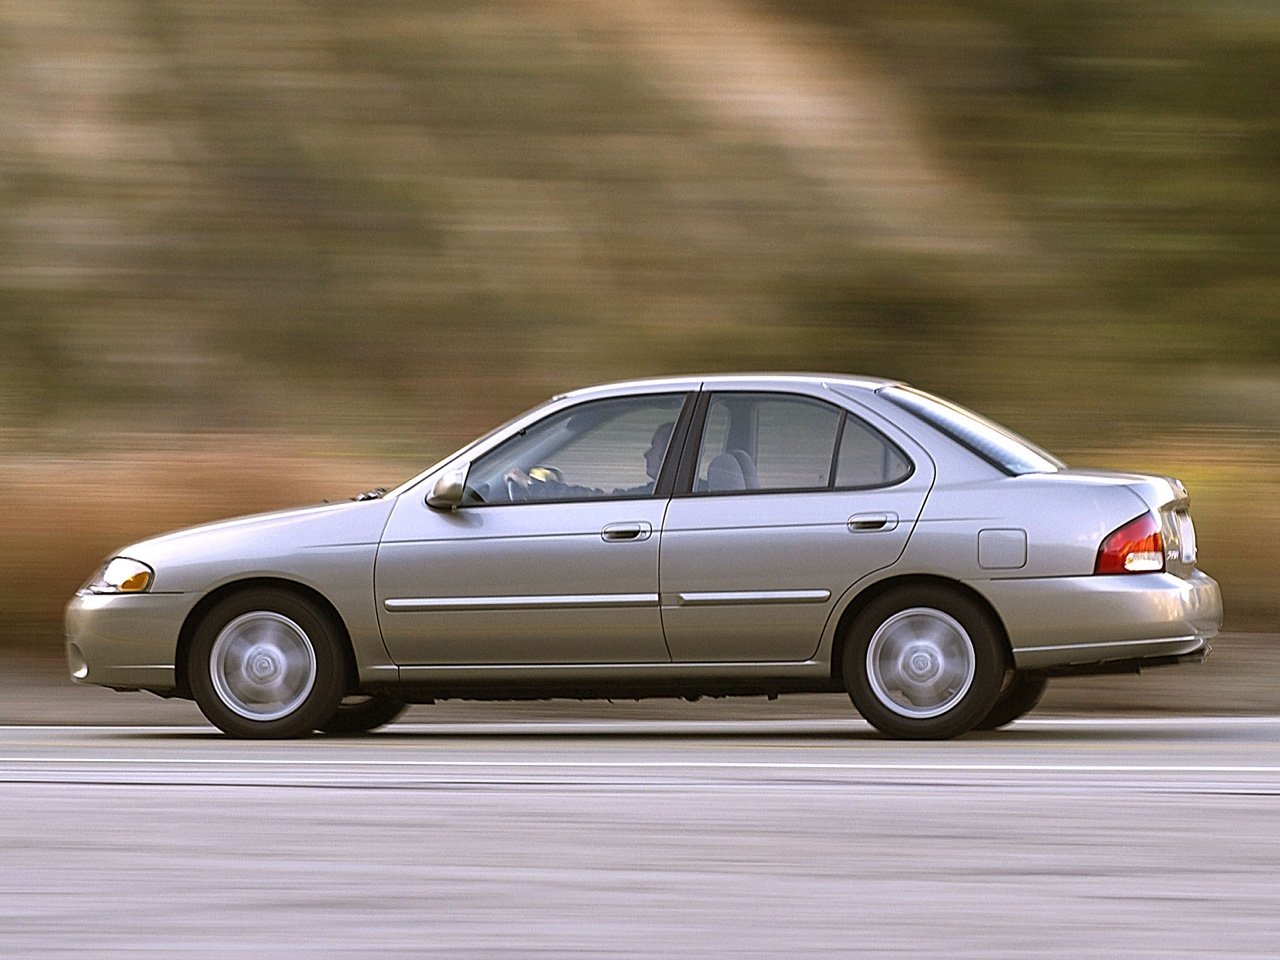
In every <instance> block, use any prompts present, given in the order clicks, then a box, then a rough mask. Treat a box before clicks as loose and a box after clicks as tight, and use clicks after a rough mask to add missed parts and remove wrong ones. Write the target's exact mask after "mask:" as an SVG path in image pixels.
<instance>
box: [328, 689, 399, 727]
mask: <svg viewBox="0 0 1280 960" xmlns="http://www.w3.org/2000/svg"><path fill="white" fill-rule="evenodd" d="M408 707H409V705H408V704H407V703H405V702H404V701H403V700H396V699H395V698H393V697H388V696H386V695H384V694H373V695H370V696H364V695H361V696H355V697H345V698H343V700H342V702H341V703H340V704H338V712H337V713H335V714H334V715H333V716H332V717H330V718H329V720H328V721H327V722H325V723H322V724H320V729H321V730H322V731H323V732H324V733H332V734H343V733H368V732H369V731H370V730H374V729H377V728H378V727H381V726H383V725H385V724H388V723H390V722H391V721H392V720H394V719H395V718H396V717H398V716H400V714H402V713H404V712H405V710H407V709H408Z"/></svg>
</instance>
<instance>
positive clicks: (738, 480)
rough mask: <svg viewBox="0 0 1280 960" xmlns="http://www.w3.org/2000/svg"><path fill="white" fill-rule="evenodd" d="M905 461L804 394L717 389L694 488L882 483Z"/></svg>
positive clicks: (855, 422) (902, 470) (857, 423)
mask: <svg viewBox="0 0 1280 960" xmlns="http://www.w3.org/2000/svg"><path fill="white" fill-rule="evenodd" d="M912 470H913V467H912V465H911V462H910V461H909V460H907V458H906V456H905V455H904V454H903V453H902V452H901V451H900V450H899V449H898V448H897V447H896V446H894V445H893V444H892V443H890V442H889V441H888V440H887V439H885V438H884V436H882V435H881V434H880V433H879V432H878V431H876V430H874V429H873V428H871V427H870V426H868V425H867V424H865V423H863V422H862V421H861V420H859V419H858V418H857V417H855V416H852V415H850V414H849V413H847V412H846V411H844V410H842V409H840V408H838V407H835V406H832V405H831V404H829V403H823V402H821V401H819V400H810V399H807V398H804V397H796V396H785V395H780V394H758V393H756V394H753V393H722V394H717V395H715V396H713V397H712V398H711V402H710V403H709V404H708V406H707V415H706V419H705V421H704V426H703V430H702V442H701V444H700V447H699V450H698V462H697V468H696V472H695V475H694V484H693V489H694V493H705V494H715V493H733V492H738V491H742V492H750V491H753V490H760V491H769V490H775V491H781V490H788V491H804V490H831V489H836V488H840V489H851V488H859V487H878V486H888V485H890V484H894V483H898V482H900V481H902V480H904V479H905V478H906V477H908V476H909V475H910V474H911V472H912Z"/></svg>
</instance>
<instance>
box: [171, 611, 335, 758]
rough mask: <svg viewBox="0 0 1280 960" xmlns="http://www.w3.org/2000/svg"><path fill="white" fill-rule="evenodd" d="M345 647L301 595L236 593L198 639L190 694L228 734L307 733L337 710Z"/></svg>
mask: <svg viewBox="0 0 1280 960" xmlns="http://www.w3.org/2000/svg"><path fill="white" fill-rule="evenodd" d="M342 642H343V641H342V640H341V639H340V638H339V636H338V633H337V631H336V630H335V628H334V626H333V625H332V624H331V623H330V621H329V619H328V617H326V616H325V615H324V614H323V613H321V612H320V611H319V610H317V609H316V608H315V607H314V606H313V605H312V604H310V603H308V602H307V601H306V600H303V599H302V598H301V597H298V596H295V595H293V594H291V593H287V592H284V591H280V590H270V589H262V588H259V589H254V590H246V591H244V592H243V593H237V594H233V595H232V596H230V597H227V598H226V599H225V600H222V601H221V602H219V603H218V604H216V605H215V606H214V607H213V608H212V609H211V610H210V611H209V612H208V613H207V614H206V615H205V617H204V619H202V620H201V621H200V623H199V625H198V626H197V627H196V630H195V634H194V635H193V636H192V640H191V649H190V651H189V653H188V658H187V677H188V679H189V681H190V684H191V694H192V696H193V697H194V698H195V701H196V704H197V705H199V707H200V712H201V713H203V714H204V715H205V716H206V717H207V718H208V720H209V722H210V723H212V724H213V725H214V726H215V727H217V728H218V729H219V730H221V731H222V732H223V733H226V734H229V735H230V736H233V737H245V738H249V739H255V740H266V739H284V738H288V737H298V736H303V735H305V734H308V733H310V732H311V731H313V730H315V729H316V728H317V727H319V726H320V724H321V723H323V722H324V721H326V720H328V719H329V718H330V717H332V716H333V715H334V714H335V713H336V712H337V710H338V704H339V703H340V702H341V700H342V694H343V691H344V689H345V686H346V676H345V673H346V669H345V662H346V661H345V658H344V656H343V648H342Z"/></svg>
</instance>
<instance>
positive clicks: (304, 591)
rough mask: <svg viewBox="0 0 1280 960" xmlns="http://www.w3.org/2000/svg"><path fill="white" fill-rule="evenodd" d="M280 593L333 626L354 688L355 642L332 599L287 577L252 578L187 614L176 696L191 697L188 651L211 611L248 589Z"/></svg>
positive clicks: (180, 643) (224, 587) (212, 594)
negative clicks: (308, 606)
mask: <svg viewBox="0 0 1280 960" xmlns="http://www.w3.org/2000/svg"><path fill="white" fill-rule="evenodd" d="M260 589H268V590H279V591H281V592H282V593H290V594H292V595H294V596H295V597H297V598H299V599H301V600H304V601H306V602H308V603H310V604H312V605H313V606H314V607H315V608H316V611H317V612H318V613H319V614H320V615H321V616H323V617H324V618H325V619H326V620H328V621H329V624H330V626H332V627H333V628H334V630H335V631H337V636H338V639H339V641H340V646H341V648H342V658H343V667H344V668H345V670H346V676H347V685H348V687H350V688H352V689H354V685H355V684H356V683H357V681H358V672H357V666H356V656H355V648H354V647H353V646H352V643H351V632H350V631H349V630H348V629H347V625H346V623H345V622H344V621H343V619H342V615H341V614H340V613H339V612H338V608H337V607H335V606H334V605H333V604H332V603H331V602H330V601H329V598H328V597H326V596H325V595H324V594H322V593H321V592H320V591H319V590H316V589H315V588H314V587H309V586H307V585H306V584H304V583H299V582H298V581H297V580H289V579H287V578H284V577H251V578H248V579H245V580H234V581H232V582H231V583H224V584H223V585H222V586H220V587H217V588H216V589H214V590H211V591H209V592H208V593H207V594H205V595H204V596H203V597H201V598H200V601H199V602H198V603H197V604H196V605H195V606H194V607H192V608H191V612H190V613H188V614H187V617H186V619H185V620H184V621H183V622H182V629H181V630H180V631H179V632H178V646H177V649H176V650H175V652H174V663H173V669H174V682H175V689H174V694H175V695H176V696H180V697H187V698H190V697H191V682H190V678H189V677H188V676H187V660H188V651H189V650H190V649H191V641H192V638H193V637H194V636H195V632H196V628H197V627H198V626H199V624H200V621H201V620H203V619H204V618H205V616H207V615H208V613H209V611H210V610H212V609H213V608H214V606H216V605H217V604H218V603H221V602H222V601H223V600H225V599H227V597H232V596H235V595H236V594H238V593H243V592H245V591H246V590H260Z"/></svg>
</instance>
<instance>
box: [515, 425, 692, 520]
mask: <svg viewBox="0 0 1280 960" xmlns="http://www.w3.org/2000/svg"><path fill="white" fill-rule="evenodd" d="M675 427H676V425H675V423H674V421H670V420H669V421H667V422H666V423H660V424H658V428H657V429H656V430H654V431H653V439H651V440H650V441H649V449H648V450H646V451H645V452H644V472H645V474H646V475H647V476H648V477H649V482H648V483H644V484H641V485H640V486H638V487H630V488H623V487H618V488H616V489H614V490H612V491H605V490H598V489H596V488H594V487H581V486H577V485H575V484H571V483H565V482H564V481H563V480H561V479H559V472H560V471H558V470H553V469H549V468H547V467H533V468H532V472H533V476H530V475H529V474H528V473H526V472H525V471H524V470H521V469H520V468H519V467H512V468H511V469H510V470H508V471H507V472H506V473H505V474H503V479H504V480H506V481H507V482H508V483H514V484H516V485H517V486H519V487H520V488H521V489H522V490H524V492H525V495H526V496H528V497H529V499H530V500H573V499H577V498H579V497H582V498H586V497H640V496H645V495H646V494H650V493H653V485H654V484H655V483H657V480H658V471H659V470H661V469H662V458H663V456H664V455H665V454H666V452H667V444H669V443H670V442H671V434H672V433H673V432H674V431H675Z"/></svg>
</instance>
